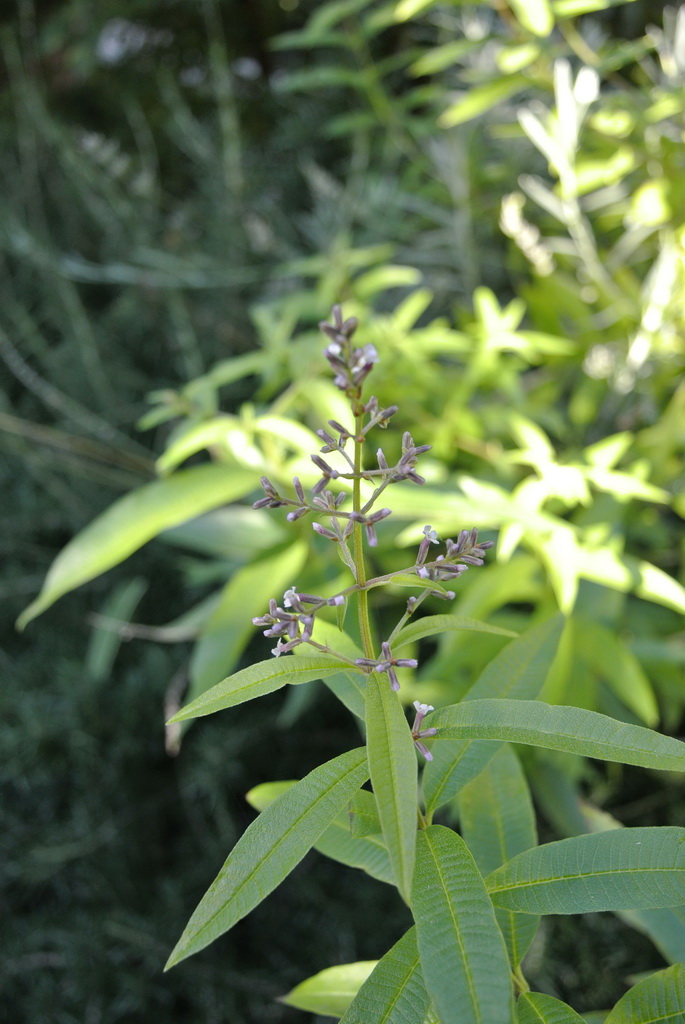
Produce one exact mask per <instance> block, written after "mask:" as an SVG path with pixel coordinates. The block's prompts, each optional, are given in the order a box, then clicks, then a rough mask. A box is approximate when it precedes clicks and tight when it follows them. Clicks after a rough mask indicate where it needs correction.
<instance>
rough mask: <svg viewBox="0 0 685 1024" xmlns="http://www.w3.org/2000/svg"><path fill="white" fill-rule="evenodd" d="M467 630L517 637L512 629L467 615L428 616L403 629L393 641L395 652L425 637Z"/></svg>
mask: <svg viewBox="0 0 685 1024" xmlns="http://www.w3.org/2000/svg"><path fill="white" fill-rule="evenodd" d="M460 629H466V630H471V631H472V632H474V633H494V634H495V635H497V636H508V637H515V636H516V633H512V631H511V630H510V629H501V628H500V627H499V626H491V625H490V624H489V623H487V622H480V621H479V620H478V619H470V618H468V617H467V616H466V615H426V616H424V618H422V619H417V620H416V622H410V623H409V624H408V625H407V626H405V627H404V629H401V630H400V631H399V633H398V634H397V636H396V637H395V638H394V640H393V645H392V646H393V650H395V649H396V648H398V647H402V646H404V645H405V644H410V643H414V642H415V641H416V640H422V639H423V637H425V636H435V635H436V633H447V632H450V631H452V630H454V631H456V630H460Z"/></svg>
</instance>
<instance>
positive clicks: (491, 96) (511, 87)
mask: <svg viewBox="0 0 685 1024" xmlns="http://www.w3.org/2000/svg"><path fill="white" fill-rule="evenodd" d="M529 85H530V82H529V81H528V79H527V78H526V77H525V76H524V75H511V76H509V77H507V78H494V79H493V80H492V81H491V82H486V84H485V85H478V86H475V87H474V88H473V89H470V90H469V91H468V92H467V93H465V94H464V96H463V97H462V98H461V99H459V100H457V102H456V103H453V104H452V105H451V106H449V107H448V108H447V110H445V111H444V112H443V113H442V114H441V115H440V118H439V124H440V126H441V127H442V128H453V127H454V126H455V125H457V124H464V122H465V121H471V120H472V119H473V118H474V117H478V116H479V115H480V114H484V113H485V112H486V111H487V110H490V109H492V107H494V106H496V105H497V104H498V103H502V101H503V100H508V99H509V98H510V97H511V96H514V95H515V94H516V93H517V92H523V90H524V89H526V88H527V87H528V86H529Z"/></svg>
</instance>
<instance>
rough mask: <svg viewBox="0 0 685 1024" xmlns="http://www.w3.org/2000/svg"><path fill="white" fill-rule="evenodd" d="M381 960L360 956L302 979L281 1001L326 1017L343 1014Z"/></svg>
mask: <svg viewBox="0 0 685 1024" xmlns="http://www.w3.org/2000/svg"><path fill="white" fill-rule="evenodd" d="M377 963H378V961H377V960H359V961H358V962H357V963H354V964H338V966H337V967H328V968H326V970H325V971H319V973H318V974H315V975H313V977H311V978H307V980H306V981H302V982H300V984H299V985H296V986H295V988H294V989H292V991H291V992H288V994H287V995H285V996H281V997H280V999H279V1000H278V1001H279V1003H285V1004H286V1005H287V1006H295V1007H297V1009H298V1010H308V1011H309V1013H319V1014H321V1015H322V1016H323V1017H342V1015H343V1013H344V1012H345V1010H346V1009H347V1007H348V1006H349V1005H350V1003H351V1002H352V1000H353V999H354V997H355V996H356V994H357V992H358V991H359V989H360V988H361V986H362V985H363V984H364V982H365V981H366V979H367V978H368V976H369V975H370V974H371V971H372V970H373V969H374V967H375V966H376V964H377Z"/></svg>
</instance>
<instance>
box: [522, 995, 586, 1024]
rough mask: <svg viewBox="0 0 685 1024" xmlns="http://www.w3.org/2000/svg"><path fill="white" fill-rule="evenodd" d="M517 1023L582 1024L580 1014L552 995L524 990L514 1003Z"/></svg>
mask: <svg viewBox="0 0 685 1024" xmlns="http://www.w3.org/2000/svg"><path fill="white" fill-rule="evenodd" d="M516 1010H517V1014H518V1016H517V1018H516V1019H517V1024H583V1018H582V1017H581V1016H580V1014H578V1013H576V1011H575V1010H572V1009H571V1007H570V1006H567V1005H566V1003H562V1002H561V1000H560V999H555V998H554V996H546V995H543V994H542V993H541V992H524V993H523V995H521V996H519V1000H518V1002H517V1004H516Z"/></svg>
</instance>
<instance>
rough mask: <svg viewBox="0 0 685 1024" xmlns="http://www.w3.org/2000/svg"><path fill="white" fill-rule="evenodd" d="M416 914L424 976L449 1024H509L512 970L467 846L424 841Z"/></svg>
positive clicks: (438, 835)
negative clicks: (496, 1023) (494, 1023)
mask: <svg viewBox="0 0 685 1024" xmlns="http://www.w3.org/2000/svg"><path fill="white" fill-rule="evenodd" d="M412 911H413V913H414V919H415V921H416V935H417V941H418V947H419V953H420V954H421V970H422V971H423V976H424V978H425V980H426V986H427V988H428V991H429V992H430V994H431V996H432V998H433V1001H434V1003H435V1006H436V1009H437V1011H438V1015H439V1017H440V1020H441V1022H442V1024H493V1022H494V1021H497V1022H498V1024H507V1022H508V1021H511V1019H512V1008H513V1004H512V989H511V978H510V967H509V960H508V957H507V952H506V949H505V947H504V941H503V939H502V934H501V932H500V930H499V928H498V926H497V921H496V920H495V911H494V908H493V906H492V903H491V902H490V899H489V897H488V894H487V891H486V889H485V885H484V883H483V879H482V877H481V875H480V872H479V871H478V868H477V867H476V865H475V862H474V860H473V857H472V856H471V854H470V853H469V851H468V848H467V846H466V844H465V842H464V840H463V839H462V838H461V837H460V836H458V835H457V833H456V832H453V831H452V830H451V829H449V828H445V827H444V826H443V825H430V826H429V827H428V828H427V829H425V830H424V831H422V832H420V833H419V836H418V842H417V853H416V872H415V875H414V886H413V890H412Z"/></svg>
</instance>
